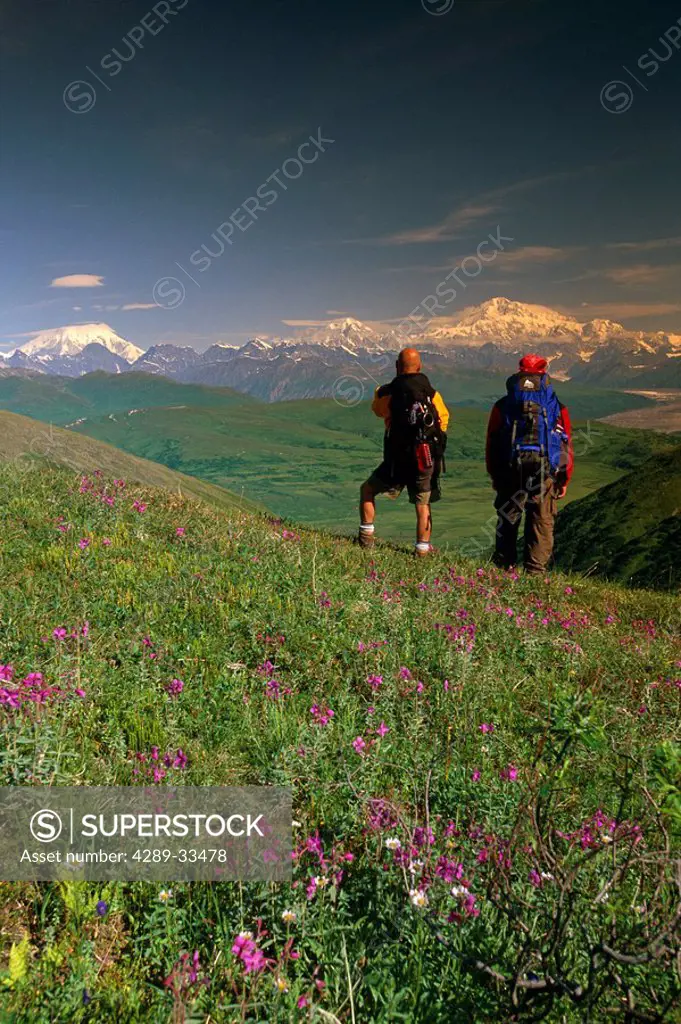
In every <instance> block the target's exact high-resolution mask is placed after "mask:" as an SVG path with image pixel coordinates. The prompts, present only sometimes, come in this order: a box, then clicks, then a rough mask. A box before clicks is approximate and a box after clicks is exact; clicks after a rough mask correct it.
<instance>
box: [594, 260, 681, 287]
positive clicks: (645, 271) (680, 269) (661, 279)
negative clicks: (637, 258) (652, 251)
mask: <svg viewBox="0 0 681 1024" xmlns="http://www.w3.org/2000/svg"><path fill="white" fill-rule="evenodd" d="M603 277H604V278H606V280H608V281H613V282H614V283H615V284H624V285H637V284H641V285H647V284H663V283H665V282H667V281H669V279H670V278H677V279H679V280H681V263H667V264H665V265H657V266H654V265H652V264H650V263H637V264H636V265H635V266H632V267H611V268H609V269H607V270H604V271H603Z"/></svg>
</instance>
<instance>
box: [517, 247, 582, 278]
mask: <svg viewBox="0 0 681 1024" xmlns="http://www.w3.org/2000/svg"><path fill="white" fill-rule="evenodd" d="M582 251H583V250H582V248H581V247H580V246H567V247H565V248H558V247H556V246H552V245H525V246H523V247H521V248H520V249H508V250H506V249H505V250H504V251H503V252H500V253H499V265H498V267H497V269H498V270H507V271H509V272H511V273H518V272H520V271H522V270H523V269H524V268H525V267H526V266H528V265H531V264H535V263H560V262H561V261H563V260H568V259H572V258H573V257H574V256H576V255H578V254H579V253H580V252H582Z"/></svg>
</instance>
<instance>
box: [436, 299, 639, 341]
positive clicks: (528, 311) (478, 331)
mask: <svg viewBox="0 0 681 1024" xmlns="http://www.w3.org/2000/svg"><path fill="white" fill-rule="evenodd" d="M618 326H619V325H618ZM417 331H418V328H417ZM426 334H427V337H429V338H431V339H433V340H437V341H440V342H441V343H446V342H449V343H454V344H462V343H467V344H469V345H485V344H487V343H488V342H492V343H494V344H497V345H499V344H502V345H503V344H509V343H510V344H516V343H517V342H518V341H521V340H522V341H530V340H532V341H535V340H536V341H539V340H542V341H543V340H547V339H549V338H550V339H557V338H568V339H572V340H574V339H576V338H578V337H580V336H581V324H579V323H578V321H577V320H575V319H574V318H573V317H569V316H565V314H563V313H558V312H556V310H554V309H549V307H548V306H534V305H530V304H529V303H526V302H513V301H511V300H510V299H504V298H502V297H498V298H494V299H488V301H487V302H483V303H482V304H481V305H479V306H468V307H467V308H466V309H463V310H461V312H460V313H459V314H457V315H456V316H453V317H451V318H449V319H447V320H446V321H443V323H442V324H441V325H440V324H438V323H437V321H435V322H434V324H432V325H431V326H430V327H429V328H427V330H426Z"/></svg>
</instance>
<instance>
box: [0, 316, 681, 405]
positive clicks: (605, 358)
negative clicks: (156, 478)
mask: <svg viewBox="0 0 681 1024" xmlns="http://www.w3.org/2000/svg"><path fill="white" fill-rule="evenodd" d="M406 344H410V345H414V346H416V347H418V348H419V349H421V350H422V351H423V352H424V353H426V354H427V359H428V366H429V369H433V370H435V369H437V370H439V371H440V372H443V371H444V372H447V370H450V371H455V370H457V369H459V370H473V371H476V370H478V371H480V370H482V371H488V372H491V373H507V372H509V371H510V370H511V369H513V367H514V365H515V362H516V359H517V356H518V355H519V354H520V353H522V352H524V351H527V350H528V348H530V349H533V350H540V351H541V353H542V354H543V355H545V356H547V358H549V360H550V368H551V373H552V375H553V376H554V377H556V378H558V379H562V380H574V381H577V382H581V383H589V384H594V385H599V386H606V387H639V388H644V387H660V386H665V387H674V386H681V335H678V334H668V333H665V332H663V331H654V332H649V331H632V330H628V329H627V328H625V327H624V326H623V325H622V324H619V323H616V322H615V321H612V320H603V319H592V320H588V321H585V322H582V321H579V320H577V319H575V318H574V317H570V316H567V315H565V314H563V313H560V312H558V311H556V310H553V309H550V308H549V307H547V306H539V305H530V304H528V303H522V302H515V301H512V300H510V299H506V298H503V297H497V298H493V299H489V300H487V301H486V302H483V303H482V304H480V305H479V306H471V307H468V308H466V309H463V310H462V311H461V312H459V313H458V314H457V315H456V316H454V317H450V318H446V319H445V318H437V319H435V320H432V321H430V322H429V323H427V324H420V323H418V322H416V320H414V321H402V322H401V324H400V325H399V327H396V326H394V325H392V324H376V323H371V324H368V323H363V322H362V321H360V320H356V319H354V318H352V317H346V318H344V319H341V320H335V321H330V322H329V323H326V324H323V325H320V326H316V327H311V328H308V329H305V330H300V331H297V332H296V333H295V334H294V335H293V336H290V337H275V338H272V337H254V338H251V339H249V340H248V341H247V342H246V343H245V344H244V345H241V346H234V345H228V344H215V345H212V346H211V347H210V348H209V349H207V350H206V351H205V352H201V353H199V352H196V351H195V350H194V349H192V348H189V347H182V346H178V345H172V344H159V345H152V346H151V348H149V349H147V350H146V351H144V350H143V349H141V348H140V347H138V346H137V345H135V344H133V343H131V342H129V341H127V340H126V339H124V338H122V337H121V336H120V335H118V334H117V333H116V332H115V331H113V330H112V329H111V328H110V327H109V326H107V325H106V324H102V323H93V324H80V325H75V326H71V327H62V328H59V329H57V330H52V331H42V332H40V333H39V334H37V335H36V336H35V337H33V338H32V339H31V340H30V341H29V342H28V343H27V344H25V345H23V346H22V347H20V348H17V349H15V350H14V351H13V352H11V353H6V354H5V355H4V357H3V358H2V359H1V360H0V374H2V375H7V374H16V373H19V374H26V373H47V374H56V375H59V376H68V377H76V376H81V375H83V374H85V373H91V372H93V371H96V370H102V371H105V372H107V373H124V372H126V371H128V370H131V369H132V370H136V371H141V372H144V373H152V374H161V375H163V376H166V377H170V378H172V379H174V380H177V381H180V382H183V383H198V384H211V385H220V386H227V387H232V388H235V389H237V390H240V391H245V392H247V393H250V394H253V395H255V396H256V397H258V398H262V399H266V400H268V401H276V400H279V399H284V398H287V399H290V398H312V397H325V396H328V395H330V394H334V393H336V390H337V389H343V388H345V387H347V386H348V385H351V383H352V380H353V379H356V380H359V381H361V382H366V383H367V384H370V383H371V382H373V381H374V380H375V379H377V378H381V379H383V378H385V377H386V375H387V374H386V370H389V368H391V367H392V363H393V359H394V354H395V353H396V352H397V351H399V349H400V348H402V347H404V345H406ZM390 372H391V371H390ZM348 378H349V380H348Z"/></svg>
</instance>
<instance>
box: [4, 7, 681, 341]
mask: <svg viewBox="0 0 681 1024" xmlns="http://www.w3.org/2000/svg"><path fill="white" fill-rule="evenodd" d="M579 6H581V5H579ZM440 8H446V9H445V10H444V12H443V13H438V10H439V9H440ZM680 17H681V9H678V8H676V7H674V6H672V5H671V4H666V3H664V2H659V3H656V4H655V5H649V4H648V5H646V4H643V3H641V4H638V3H627V4H621V3H620V4H614V3H612V4H610V3H602V4H598V5H591V6H590V7H589V9H588V11H587V10H586V8H585V9H583V10H581V11H579V10H574V9H573V8H572V6H568V5H564V4H560V5H558V4H555V3H552V2H550V0H546V2H542V0H538V2H534V3H533V2H525V3H514V2H503V0H499V2H496V0H493V2H484V0H479V2H478V0H453V2H452V0H408V2H407V0H395V2H390V3H387V2H386V3H378V2H377V3H368V4H367V3H355V2H352V0H348V2H336V0H328V2H326V3H323V4H322V3H319V2H313V0H301V2H296V0H286V2H283V0H272V2H267V0H262V2H260V3H251V4H240V5H238V4H237V5H232V4H224V3H218V2H215V0H213V2H209V0H167V2H162V3H160V4H159V3H156V4H155V5H154V4H149V3H146V2H141V3H140V2H138V0H119V2H114V0H111V2H106V3H104V2H103V0H90V2H86V0H66V2H64V3H60V4H55V3H52V2H51V0H49V2H48V0H45V2H36V3H34V4H28V5H27V4H25V3H22V2H21V0H10V2H9V3H8V4H7V5H6V8H5V13H4V14H3V18H4V25H3V41H2V48H3V53H2V81H1V83H0V84H1V86H2V95H3V100H4V110H3V125H2V130H3V144H2V152H1V153H0V186H1V188H0V195H1V200H0V202H1V206H0V213H1V219H0V241H1V243H2V250H3V274H2V282H1V285H0V317H1V321H0V347H1V348H3V349H7V348H11V347H14V346H16V345H17V344H21V340H22V337H23V336H25V335H28V334H30V333H33V332H36V331H38V330H42V329H46V328H50V327H57V326H61V325H64V324H67V323H76V322H85V321H91V320H102V321H106V322H107V323H109V324H110V325H111V326H112V327H113V328H114V329H116V330H117V331H119V333H121V334H122V335H123V336H125V337H126V338H128V339H129V340H131V341H133V342H135V343H137V344H139V345H141V346H142V347H146V346H148V345H150V344H153V343H155V342H164V341H166V342H176V343H178V344H193V345H194V346H195V347H196V348H199V349H202V348H205V347H207V346H208V345H209V344H211V343H212V342H213V341H216V340H221V339H222V340H232V341H240V340H242V339H245V338H246V337H247V336H248V335H251V334H254V333H261V334H262V333H266V334H284V333H290V328H289V327H288V326H287V325H286V323H284V322H286V321H289V322H293V323H297V322H306V321H310V322H313V321H318V320H325V319H329V318H330V317H332V316H335V315H337V312H339V313H348V314H351V315H355V316H358V317H359V318H361V319H366V320H388V319H393V318H394V319H399V318H401V317H403V316H405V315H406V314H407V313H408V312H409V311H410V310H411V309H413V308H414V307H415V306H416V305H417V304H418V303H419V302H420V301H421V299H422V298H423V296H425V295H427V294H429V293H431V292H432V291H433V290H434V288H435V286H436V285H437V283H438V282H439V281H440V280H442V278H443V276H444V274H445V273H446V272H447V270H448V269H449V268H453V267H455V266H456V265H457V264H458V263H459V262H460V261H461V259H463V258H464V257H466V256H467V255H469V254H471V253H475V251H476V247H477V246H478V244H479V243H480V242H481V241H482V240H483V239H484V238H486V237H487V236H488V234H489V233H490V232H494V231H496V230H497V228H498V227H500V229H501V231H502V232H503V235H504V236H506V237H511V238H512V239H513V242H512V243H511V244H508V245H507V247H506V250H505V252H504V253H503V254H501V255H500V256H499V258H498V259H496V260H495V261H494V262H492V263H490V264H488V265H486V266H485V268H484V270H483V271H482V272H481V273H480V274H479V276H478V277H476V278H475V279H474V280H473V279H467V280H466V288H465V289H463V290H461V291H460V294H459V295H458V296H457V299H456V301H455V302H453V303H452V304H451V305H450V306H449V307H448V309H447V313H448V314H449V313H455V312H456V311H457V310H458V309H460V308H462V307H463V306H467V305H471V304H474V303H478V302H481V301H483V300H484V299H486V298H489V297H490V296H492V295H499V294H501V295H506V296H507V297H509V298H514V299H519V300H521V301H527V302H539V303H545V304H547V305H550V306H554V307H556V308H559V309H561V310H563V311H566V312H571V313H574V314H576V315H578V316H580V317H582V318H583V319H589V318H590V317H592V316H609V317H611V318H613V319H617V320H622V321H624V322H625V323H627V324H628V325H629V326H632V327H640V328H659V329H665V330H670V331H675V332H681V293H680V291H679V283H680V279H681V275H680V273H679V270H680V269H681V208H680V203H679V197H678V179H679V165H680V162H681V126H680V125H679V118H678V109H679V98H680V97H681V48H680V49H677V46H679V47H681V27H680V26H681V22H679V21H678V20H677V19H679V18H680ZM665 33H667V35H666V36H665ZM617 81H619V82H620V84H614V85H608V83H611V82H615V83H616V82H617ZM621 83H624V85H622V84H621ZM617 110H621V112H619V113H618V112H616V111H617ZM320 133H321V138H322V139H326V140H333V141H332V142H331V141H327V142H326V143H321V146H317V147H316V148H315V147H314V145H312V146H311V147H310V146H308V147H307V149H304V150H303V151H302V152H303V153H304V154H305V156H306V158H307V159H308V160H310V161H312V158H313V157H315V156H316V159H315V160H314V162H309V163H305V164H304V163H302V162H298V152H299V147H300V146H301V144H303V143H305V142H306V140H307V141H308V142H309V140H310V136H312V137H313V138H314V137H317V138H319V134H320ZM322 149H323V151H322ZM285 161H289V162H288V164H286V163H285ZM282 167H284V168H287V169H288V172H289V173H290V177H288V176H287V175H286V174H285V173H284V171H282ZM273 175H274V176H275V177H273ZM268 179H269V184H268V183H267V182H268ZM279 183H282V184H279ZM259 188H260V189H261V191H260V193H258V189H259ZM272 190H274V193H275V198H274V199H273V198H272ZM258 194H259V195H260V196H261V197H263V198H261V201H260V204H258V201H257V195H258ZM251 197H253V198H252V201H251V203H250V205H251V210H252V212H251V213H250V214H249V213H248V211H247V209H246V210H245V209H244V205H243V204H244V202H246V206H247V207H248V201H249V199H251ZM258 205H259V206H260V208H259V209H254V207H256V206H258ZM230 217H231V218H232V219H231V220H230ZM221 225H223V227H222V231H223V235H224V234H226V235H227V236H228V238H229V239H230V241H231V244H229V242H221V240H220V236H219V235H218V236H217V241H216V239H215V238H214V237H212V236H213V235H214V233H215V232H217V229H218V228H219V227H220V226H221ZM230 225H231V227H230ZM203 245H205V246H207V248H208V252H210V253H212V254H214V255H212V256H210V257H206V251H205V250H203V249H202V248H201V247H202V246H203ZM221 246H222V248H224V252H223V253H222V254H220V248H221ZM206 263H208V266H206ZM178 264H179V265H180V266H178ZM189 275H191V277H190V276H189ZM171 277H172V278H177V280H178V281H181V282H182V284H183V286H184V297H183V298H182V294H181V292H180V290H179V289H178V285H177V284H176V283H173V282H172V281H171V282H167V281H166V279H167V278H171ZM60 279H62V282H61V285H60V284H59V282H60ZM63 279H66V281H65V282H64V281H63ZM192 279H193V280H192ZM159 281H160V282H161V285H160V286H158V285H157V282H159ZM54 282H57V284H56V285H55V284H54ZM85 284H87V285H90V287H83V286H82V285H85ZM92 285H94V286H92ZM155 286H157V291H156V292H154V287H155ZM154 296H156V300H158V301H160V302H161V304H162V306H169V307H172V308H162V306H159V305H158V304H157V301H155V299H154ZM179 298H182V301H181V302H178V301H177V300H178V299H179ZM125 307H129V308H125ZM336 311H337V312H336Z"/></svg>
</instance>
